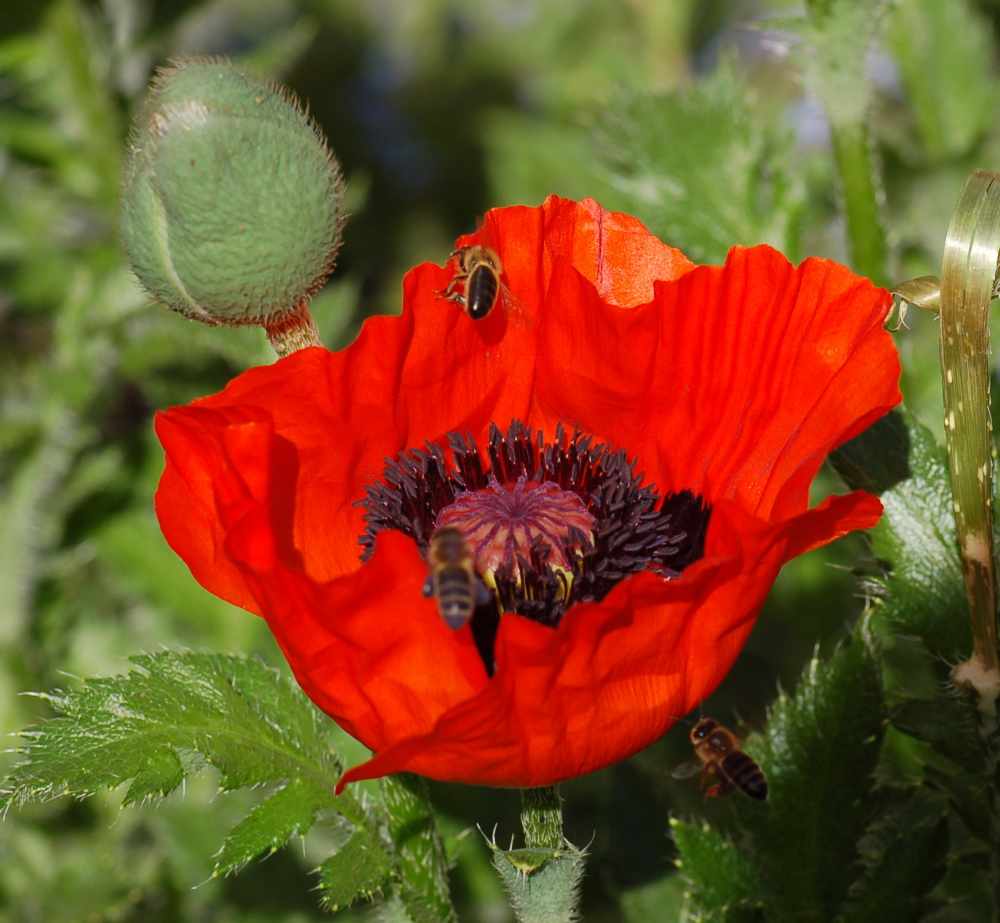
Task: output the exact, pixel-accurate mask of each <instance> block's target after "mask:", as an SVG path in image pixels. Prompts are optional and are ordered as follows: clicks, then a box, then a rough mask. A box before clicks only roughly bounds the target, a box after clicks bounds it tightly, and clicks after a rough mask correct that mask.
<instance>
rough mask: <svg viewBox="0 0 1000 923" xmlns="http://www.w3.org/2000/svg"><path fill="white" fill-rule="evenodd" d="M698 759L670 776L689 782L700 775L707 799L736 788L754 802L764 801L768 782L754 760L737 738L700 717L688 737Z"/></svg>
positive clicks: (725, 793)
mask: <svg viewBox="0 0 1000 923" xmlns="http://www.w3.org/2000/svg"><path fill="white" fill-rule="evenodd" d="M689 738H690V740H691V744H692V746H693V747H694V754H695V756H696V757H697V759H696V760H693V761H692V762H689V763H682V764H681V765H680V766H678V767H677V768H676V769H675V770H674V771H673V773H672V775H673V777H674V778H675V779H689V778H691V776H693V775H696V774H698V773H701V784H702V788H703V789H704V791H705V797H706V798H718V797H721V796H722V795H728V794H729V793H730V792H732V791H734V790H735V789H739V790H740V791H741V792H743V794H744V795H747V796H749V797H750V798H754V799H756V800H757V801H765V800H766V799H767V779H766V778H765V777H764V772H763V770H761V768H760V766H758V765H757V763H756V762H754V760H753V759H752V758H751V757H750V756H748V755H747V754H746V753H744V752H743V750H742V749H740V740H739V738H738V737H737V736H736V735H735V734H734V733H733V732H732V731H730V730H729V728H727V727H723V726H722V725H721V724H719V722H718V721H716V720H715V719H714V718H702V719H701V720H700V721H699V722H698V723H697V724H696V725H695V726H694V727H693V728H692V729H691V733H690V735H689Z"/></svg>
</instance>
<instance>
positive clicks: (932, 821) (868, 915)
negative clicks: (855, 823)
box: [838, 791, 948, 923]
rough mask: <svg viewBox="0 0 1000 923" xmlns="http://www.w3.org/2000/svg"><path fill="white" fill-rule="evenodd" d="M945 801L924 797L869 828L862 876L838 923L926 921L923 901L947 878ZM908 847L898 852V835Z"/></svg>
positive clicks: (895, 806) (911, 798)
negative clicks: (903, 832)
mask: <svg viewBox="0 0 1000 923" xmlns="http://www.w3.org/2000/svg"><path fill="white" fill-rule="evenodd" d="M945 813H946V805H945V803H944V799H943V798H941V797H939V796H935V795H932V794H930V793H928V792H926V791H916V792H912V793H907V796H906V800H904V801H901V802H898V803H890V804H889V805H888V806H887V807H886V808H885V809H884V810H883V811H882V812H881V813H880V815H879V817H878V818H877V819H876V821H875V822H874V823H873V824H872V825H871V826H870V827H869V828H868V830H867V831H866V832H865V835H864V837H863V839H862V840H861V842H860V843H859V844H858V851H859V852H860V853H861V857H862V863H863V869H864V871H863V875H862V877H861V878H860V879H859V880H858V881H856V882H855V883H854V885H852V887H851V891H850V897H849V900H848V903H847V907H846V908H845V910H844V912H843V913H842V914H841V915H840V916H839V917H838V923H884V921H886V920H892V921H893V923H908V921H914V923H916V921H917V920H920V919H922V918H923V914H924V911H925V909H926V903H925V897H926V895H927V894H928V893H929V892H930V891H931V890H932V889H933V888H934V887H935V885H936V884H937V883H938V881H939V880H940V878H941V876H942V875H943V874H944V860H945V855H946V853H947V846H948V836H947V831H946V829H945V828H946V821H945ZM901 831H905V835H906V845H905V848H901V847H900V842H899V837H900V832H901Z"/></svg>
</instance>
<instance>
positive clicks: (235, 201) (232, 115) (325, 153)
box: [122, 59, 343, 327]
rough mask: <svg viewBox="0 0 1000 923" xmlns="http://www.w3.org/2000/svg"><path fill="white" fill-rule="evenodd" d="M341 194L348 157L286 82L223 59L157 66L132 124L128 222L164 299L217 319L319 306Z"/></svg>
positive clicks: (135, 248)
mask: <svg viewBox="0 0 1000 923" xmlns="http://www.w3.org/2000/svg"><path fill="white" fill-rule="evenodd" d="M342 199H343V184H342V180H341V175H340V169H339V167H338V165H337V162H336V160H334V158H333V156H332V155H331V153H330V151H329V150H328V148H327V146H326V141H325V140H324V138H323V136H322V134H321V133H320V131H319V129H318V128H317V127H316V126H315V125H314V124H313V122H312V120H311V119H310V118H309V117H308V116H307V115H306V113H305V112H304V111H303V109H302V107H301V106H300V105H299V103H298V102H297V101H296V99H295V98H294V97H293V96H292V95H291V93H290V92H289V91H288V90H286V89H284V88H282V87H278V86H275V85H273V84H269V83H264V82H261V81H259V80H255V79H253V78H251V77H248V76H246V75H245V74H241V73H239V72H238V71H236V70H234V69H233V68H232V67H231V66H230V65H229V64H227V63H225V62H222V61H218V60H205V59H202V60H191V61H180V62H174V63H172V64H171V66H170V67H167V68H165V69H163V70H161V71H160V72H159V73H158V74H157V76H156V78H155V79H154V81H153V83H152V85H151V87H150V90H149V94H148V96H147V98H146V101H145V104H144V105H143V107H142V108H141V110H140V112H139V114H138V117H137V119H136V122H135V125H134V127H133V131H132V136H131V138H130V143H129V152H128V161H127V164H126V168H125V183H124V190H123V196H122V236H123V238H124V242H125V248H126V250H127V252H128V257H129V260H130V261H131V264H132V269H133V270H134V272H135V274H136V275H137V276H138V277H139V281H140V282H141V283H142V285H143V287H144V288H145V289H146V290H147V291H148V292H149V293H150V294H151V295H152V296H153V297H154V298H156V299H157V300H158V301H162V302H163V303H164V304H166V305H167V306H168V307H170V308H172V309H173V310H175V311H179V312H180V313H182V314H185V315H186V316H188V317H192V318H195V319H197V320H200V321H204V322H205V323H209V324H262V325H263V326H265V327H272V326H275V325H281V324H283V323H284V324H286V325H287V323H288V322H289V321H291V320H292V319H293V316H301V315H302V314H303V312H305V314H306V316H308V310H307V309H306V308H305V304H306V302H307V301H308V299H309V297H310V296H311V295H312V294H313V293H315V292H316V291H317V290H318V289H319V288H320V287H321V286H322V285H323V282H324V281H325V279H326V277H327V276H328V275H329V274H330V271H331V269H332V268H333V263H334V258H335V256H336V253H337V249H338V247H339V245H340V232H341V226H342V224H343V214H342V211H341V209H342ZM310 326H311V323H310Z"/></svg>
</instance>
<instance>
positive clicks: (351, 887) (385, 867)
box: [319, 830, 393, 910]
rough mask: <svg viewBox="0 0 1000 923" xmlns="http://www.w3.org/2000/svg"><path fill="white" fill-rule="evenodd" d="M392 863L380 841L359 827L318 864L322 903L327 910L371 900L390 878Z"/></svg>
mask: <svg viewBox="0 0 1000 923" xmlns="http://www.w3.org/2000/svg"><path fill="white" fill-rule="evenodd" d="M392 871H393V863H392V860H391V858H390V857H389V854H388V853H387V852H386V851H385V849H383V848H382V846H381V844H380V843H379V842H378V841H377V840H376V839H375V838H374V837H373V836H371V835H370V834H369V833H367V832H365V831H363V830H358V831H357V832H355V833H354V834H353V835H352V836H351V837H350V839H348V840H347V842H346V843H344V845H343V846H341V847H340V849H338V850H337V851H336V852H335V853H334V854H333V855H332V856H330V858H329V859H327V860H326V861H325V862H324V863H323V864H322V865H321V866H320V867H319V876H320V892H321V898H322V901H323V905H324V906H325V907H326V908H327V909H329V910H339V909H341V908H343V907H349V906H350V905H351V904H353V903H354V902H355V901H358V900H371V899H372V898H373V897H374V896H375V895H376V894H378V893H379V892H380V891H381V890H382V888H383V887H384V886H385V885H386V883H387V882H388V881H389V878H390V876H391V874H392Z"/></svg>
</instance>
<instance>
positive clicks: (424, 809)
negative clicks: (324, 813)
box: [380, 773, 455, 923]
mask: <svg viewBox="0 0 1000 923" xmlns="http://www.w3.org/2000/svg"><path fill="white" fill-rule="evenodd" d="M380 789H381V792H382V803H383V805H384V807H385V810H386V813H387V815H388V821H389V830H388V832H389V837H390V839H391V840H392V843H393V846H394V847H395V849H394V852H395V857H396V862H397V868H398V872H399V878H400V886H399V896H400V898H401V899H402V901H403V903H404V904H405V905H406V910H407V912H408V913H409V915H410V916H411V917H412V918H413V921H414V923H445V921H450V920H454V919H455V909H454V907H452V903H451V896H450V894H449V891H448V877H447V860H446V858H445V852H444V844H443V843H442V842H441V837H440V836H439V834H438V830H437V824H436V823H435V820H434V814H433V811H432V810H431V804H430V798H429V795H428V793H427V783H426V782H425V781H424V780H423V779H421V778H419V777H418V776H414V775H410V774H409V773H400V774H398V775H395V776H387V777H385V778H383V779H382V780H380Z"/></svg>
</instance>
